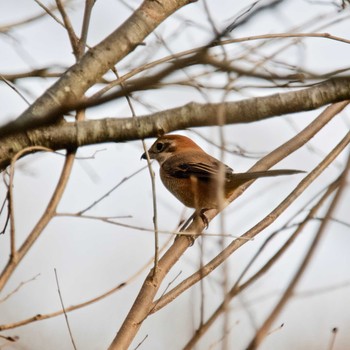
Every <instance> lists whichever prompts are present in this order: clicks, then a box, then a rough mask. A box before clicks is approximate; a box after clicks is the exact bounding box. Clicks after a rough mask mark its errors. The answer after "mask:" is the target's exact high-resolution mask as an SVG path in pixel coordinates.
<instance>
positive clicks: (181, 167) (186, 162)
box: [141, 135, 303, 213]
mask: <svg viewBox="0 0 350 350" xmlns="http://www.w3.org/2000/svg"><path fill="white" fill-rule="evenodd" d="M148 154H149V157H150V158H151V159H156V160H157V161H158V163H159V165H160V178H161V179H162V182H163V184H164V186H165V187H166V188H167V189H168V190H169V191H170V192H171V193H172V194H173V195H174V196H175V197H176V198H177V199H179V200H180V201H181V202H182V203H183V204H184V205H185V206H187V207H190V208H195V209H196V211H197V212H201V213H203V212H204V211H205V210H208V209H217V208H218V207H219V203H220V200H225V199H227V198H229V197H230V195H231V194H232V192H233V191H234V190H235V189H236V188H237V187H239V186H240V185H242V184H243V183H245V182H247V181H250V180H252V179H256V178H259V177H270V176H279V175H291V174H298V173H301V172H303V171H299V170H289V169H283V170H282V169H281V170H267V171H256V172H246V173H234V172H233V170H232V169H231V168H230V167H228V166H227V165H225V164H224V163H222V162H221V161H219V160H218V159H216V158H214V157H212V156H211V155H209V154H208V153H206V152H205V151H204V150H203V149H202V148H200V147H199V146H198V145H197V144H196V143H194V142H193V141H192V140H191V139H189V138H188V137H185V136H181V135H164V136H161V137H159V138H158V139H157V140H156V141H155V142H154V144H153V145H152V146H151V148H150V149H149V150H148ZM141 158H143V159H146V158H147V157H146V153H144V154H143V155H142V157H141ZM220 188H221V189H222V190H220ZM220 191H222V192H220Z"/></svg>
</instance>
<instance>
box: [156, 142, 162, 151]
mask: <svg viewBox="0 0 350 350" xmlns="http://www.w3.org/2000/svg"><path fill="white" fill-rule="evenodd" d="M156 150H157V152H162V151H163V150H164V143H162V142H157V143H156Z"/></svg>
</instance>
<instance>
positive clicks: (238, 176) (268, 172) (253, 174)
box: [231, 169, 305, 182]
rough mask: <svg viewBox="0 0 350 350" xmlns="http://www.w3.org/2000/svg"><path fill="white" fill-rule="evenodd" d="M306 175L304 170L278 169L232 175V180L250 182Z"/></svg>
mask: <svg viewBox="0 0 350 350" xmlns="http://www.w3.org/2000/svg"><path fill="white" fill-rule="evenodd" d="M300 173H305V171H302V170H294V169H276V170H264V171H248V172H246V173H232V175H231V180H232V181H243V182H245V181H249V180H253V179H257V178H259V177H271V176H280V175H293V174H300Z"/></svg>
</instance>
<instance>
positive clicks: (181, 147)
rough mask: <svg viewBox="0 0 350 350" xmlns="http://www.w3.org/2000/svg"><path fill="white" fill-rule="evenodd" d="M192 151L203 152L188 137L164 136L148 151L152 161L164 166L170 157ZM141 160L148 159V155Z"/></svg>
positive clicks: (144, 155)
mask: <svg viewBox="0 0 350 350" xmlns="http://www.w3.org/2000/svg"><path fill="white" fill-rule="evenodd" d="M192 150H201V151H202V149H201V148H200V147H199V146H198V145H197V144H196V143H194V142H193V141H192V140H191V139H189V138H188V137H186V136H182V135H164V136H161V137H159V138H158V139H157V140H156V141H155V142H154V143H153V145H152V146H151V148H150V149H149V150H148V154H149V157H150V158H151V159H156V160H157V161H158V163H159V164H160V165H162V164H163V163H164V162H165V161H166V160H168V159H169V158H170V157H172V156H174V155H177V154H181V153H182V152H188V151H192ZM141 158H142V159H146V158H147V157H146V153H144V154H143V155H142V156H141Z"/></svg>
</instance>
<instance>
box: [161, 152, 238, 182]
mask: <svg viewBox="0 0 350 350" xmlns="http://www.w3.org/2000/svg"><path fill="white" fill-rule="evenodd" d="M223 166H224V168H223V169H224V172H225V175H226V174H232V172H233V170H232V169H231V168H230V167H228V166H227V165H224V164H223ZM163 167H164V170H165V171H166V173H167V174H169V175H170V176H173V177H177V178H189V177H192V176H194V177H197V178H198V179H203V180H206V179H209V178H213V177H214V178H215V177H217V176H218V174H219V172H220V162H219V161H218V160H217V159H215V158H214V157H211V156H209V155H206V156H205V157H203V156H202V155H201V154H197V155H193V154H191V155H190V156H188V157H186V156H185V155H181V157H172V159H169V161H166V162H165V163H164V164H163Z"/></svg>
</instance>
